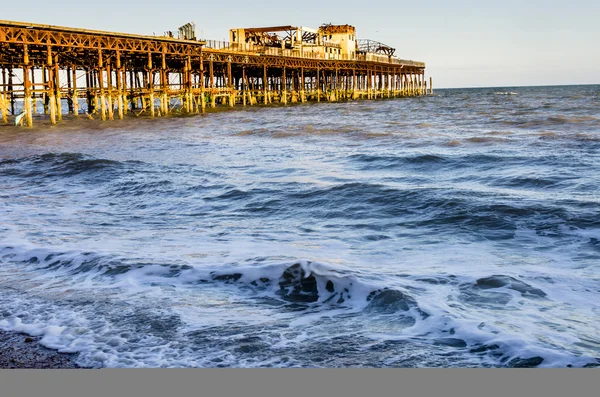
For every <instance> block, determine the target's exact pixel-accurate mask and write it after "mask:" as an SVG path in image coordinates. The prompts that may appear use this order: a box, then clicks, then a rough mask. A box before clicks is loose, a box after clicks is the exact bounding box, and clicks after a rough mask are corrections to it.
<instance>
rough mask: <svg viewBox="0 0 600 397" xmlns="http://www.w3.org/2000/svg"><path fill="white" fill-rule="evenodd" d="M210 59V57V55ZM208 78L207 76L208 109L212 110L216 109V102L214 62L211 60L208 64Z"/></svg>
mask: <svg viewBox="0 0 600 397" xmlns="http://www.w3.org/2000/svg"><path fill="white" fill-rule="evenodd" d="M211 57H212V55H211ZM208 76H209V79H210V81H209V83H210V107H211V108H214V107H216V106H217V105H216V102H215V69H214V62H213V60H212V59H211V60H210V62H209V63H208Z"/></svg>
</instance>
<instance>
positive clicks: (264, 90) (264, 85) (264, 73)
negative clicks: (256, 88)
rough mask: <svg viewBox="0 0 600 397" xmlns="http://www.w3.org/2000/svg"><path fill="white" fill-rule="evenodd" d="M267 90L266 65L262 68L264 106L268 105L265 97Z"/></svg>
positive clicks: (267, 99) (267, 97) (266, 96)
mask: <svg viewBox="0 0 600 397" xmlns="http://www.w3.org/2000/svg"><path fill="white" fill-rule="evenodd" d="M268 89H269V83H268V77H267V65H264V66H263V95H264V98H263V102H264V104H265V105H267V104H269V96H268V95H267V91H268Z"/></svg>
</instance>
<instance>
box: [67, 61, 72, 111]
mask: <svg viewBox="0 0 600 397" xmlns="http://www.w3.org/2000/svg"><path fill="white" fill-rule="evenodd" d="M66 73H67V108H68V112H69V113H73V89H72V88H71V77H72V74H71V68H67V69H66Z"/></svg>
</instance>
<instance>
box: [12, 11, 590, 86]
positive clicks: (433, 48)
mask: <svg viewBox="0 0 600 397" xmlns="http://www.w3.org/2000/svg"><path fill="white" fill-rule="evenodd" d="M3 3H4V4H3V6H2V10H1V11H0V19H5V20H15V21H25V22H35V23H44V24H51V25H65V26H73V27H81V28H88V29H100V30H112V31H122V32H128V33H138V34H153V33H155V34H157V35H158V34H162V33H163V32H164V31H167V30H177V27H179V26H181V25H183V24H184V23H186V22H189V21H194V22H196V25H197V27H198V30H199V33H200V32H201V34H203V36H204V38H207V39H214V40H224V39H226V38H227V37H228V29H229V28H232V27H252V26H273V25H288V24H289V25H297V26H298V25H300V26H308V27H314V28H316V27H318V26H319V25H321V24H322V23H334V24H346V23H348V24H351V25H354V26H356V29H357V37H358V38H369V39H373V40H377V41H381V42H383V43H386V44H388V45H390V46H392V47H395V48H396V49H397V50H396V54H397V55H398V56H399V57H401V58H404V59H412V60H419V61H424V62H426V65H427V71H426V75H427V76H430V75H431V76H432V77H433V80H434V88H435V87H438V88H441V87H478V86H511V85H552V84H600V0H570V1H555V0H545V1H543V0H519V1H517V0H504V1H494V2H489V1H488V2H485V1H476V0H463V1H454V0H448V1H443V0H430V1H417V2H409V1H398V0H395V1H394V0H361V1H358V0H346V1H341V0H328V1H325V0H303V1H293V2H292V1H280V2H275V1H262V0H254V1H250V0H246V1H241V0H224V1H211V2H209V1H203V0H194V1H191V0H176V1H164V0H163V1H158V0H146V1H141V0H102V1H93V2H89V1H88V2H86V1H80V0H78V1H75V0H55V1H47V0H28V1H27V2H18V1H8V0H7V1H3Z"/></svg>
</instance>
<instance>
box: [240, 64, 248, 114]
mask: <svg viewBox="0 0 600 397" xmlns="http://www.w3.org/2000/svg"><path fill="white" fill-rule="evenodd" d="M241 88H242V103H243V104H244V106H246V91H247V88H246V67H245V66H242V87H241Z"/></svg>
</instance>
